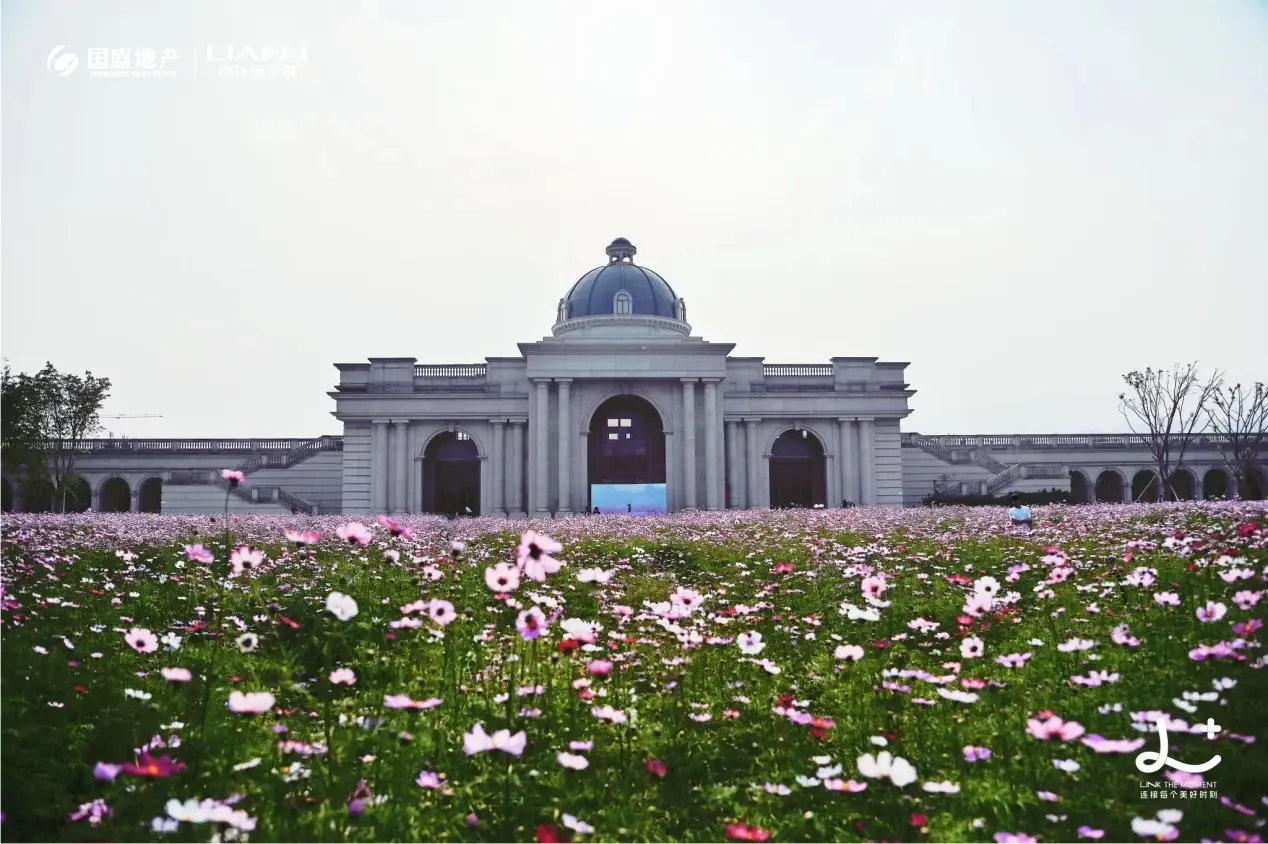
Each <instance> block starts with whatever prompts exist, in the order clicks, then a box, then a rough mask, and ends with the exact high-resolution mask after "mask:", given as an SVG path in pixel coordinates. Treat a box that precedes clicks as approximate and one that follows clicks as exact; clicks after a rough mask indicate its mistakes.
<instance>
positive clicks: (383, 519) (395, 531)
mask: <svg viewBox="0 0 1268 844" xmlns="http://www.w3.org/2000/svg"><path fill="white" fill-rule="evenodd" d="M379 524H381V525H383V527H385V528H387V529H388V531H389V532H390V533H391V534H392V535H393V536H399V537H401V538H402V539H409V538H410V537H411V536H413V535H414V530H413V528H409V527H406V526H405V525H403V524H401V523H400V522H398V521H396V520H395V519H389V518H388V517H387V516H379Z"/></svg>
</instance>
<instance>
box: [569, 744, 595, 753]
mask: <svg viewBox="0 0 1268 844" xmlns="http://www.w3.org/2000/svg"><path fill="white" fill-rule="evenodd" d="M568 749H569V750H574V751H577V752H584V751H589V750H594V742H592V741H570V742H568Z"/></svg>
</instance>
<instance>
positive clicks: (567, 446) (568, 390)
mask: <svg viewBox="0 0 1268 844" xmlns="http://www.w3.org/2000/svg"><path fill="white" fill-rule="evenodd" d="M555 383H556V384H558V385H559V506H558V507H557V508H556V512H557V513H559V514H560V515H567V514H568V513H571V512H572V448H571V446H572V438H573V436H574V434H573V432H572V412H571V408H572V379H571V378H556V379H555Z"/></svg>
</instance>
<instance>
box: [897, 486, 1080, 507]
mask: <svg viewBox="0 0 1268 844" xmlns="http://www.w3.org/2000/svg"><path fill="white" fill-rule="evenodd" d="M1014 496H1016V497H1017V498H1018V499H1019V500H1020V501H1021V503H1022V504H1069V503H1070V493H1069V492H1068V491H1066V490H1063V489H1041V490H1039V491H1038V492H1010V493H1007V494H1005V495H950V494H947V493H941V492H934V493H930V494H929V495H926V496H925V497H924V498H923V499H921V503H922V504H924V505H925V506H926V507H931V506H934V505H937V504H954V505H956V506H959V507H1006V506H1008V505H1009V504H1011V503H1012V500H1013V497H1014Z"/></svg>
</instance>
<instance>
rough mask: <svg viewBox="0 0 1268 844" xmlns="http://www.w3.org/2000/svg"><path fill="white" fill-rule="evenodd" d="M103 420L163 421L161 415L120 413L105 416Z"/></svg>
mask: <svg viewBox="0 0 1268 844" xmlns="http://www.w3.org/2000/svg"><path fill="white" fill-rule="evenodd" d="M101 418H102V419H162V418H163V414H161V413H120V414H118V415H116V416H103V417H101Z"/></svg>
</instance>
